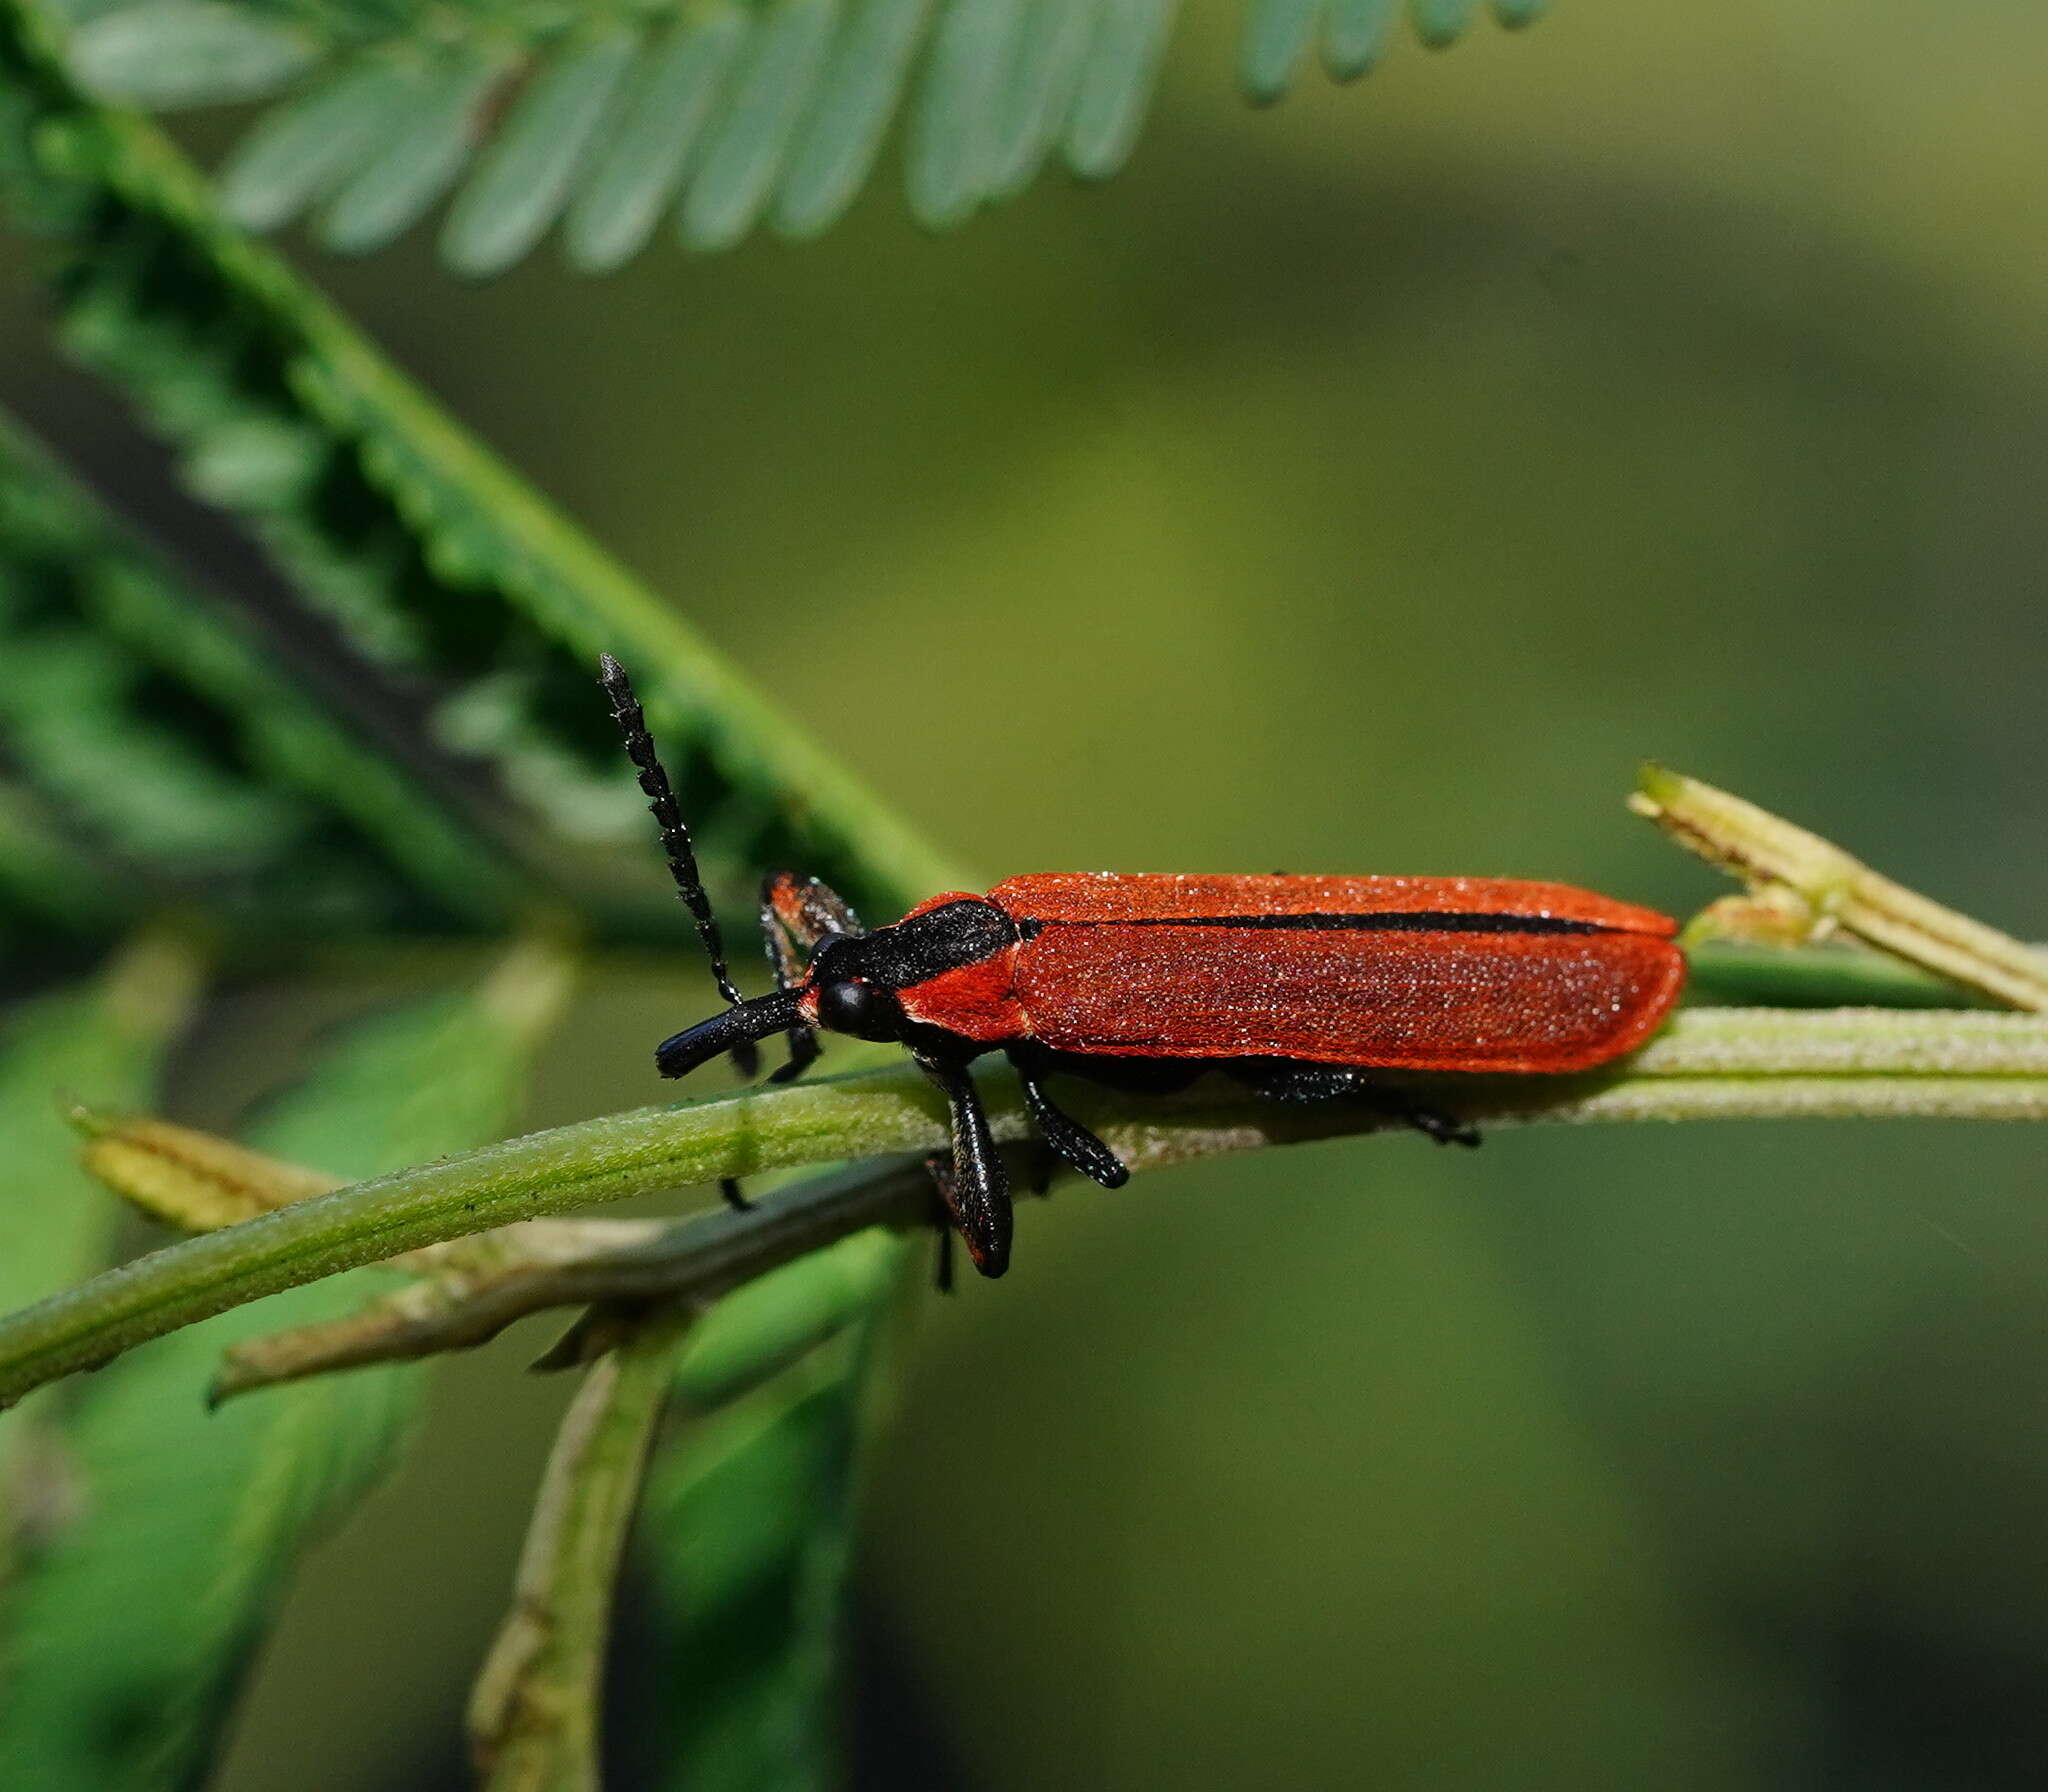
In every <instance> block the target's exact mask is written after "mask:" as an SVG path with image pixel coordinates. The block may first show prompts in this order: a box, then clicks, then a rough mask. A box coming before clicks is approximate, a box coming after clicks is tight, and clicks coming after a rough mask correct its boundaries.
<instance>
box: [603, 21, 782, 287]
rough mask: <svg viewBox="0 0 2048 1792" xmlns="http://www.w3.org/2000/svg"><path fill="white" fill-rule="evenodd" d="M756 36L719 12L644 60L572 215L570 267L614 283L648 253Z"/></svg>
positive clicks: (677, 33) (684, 28)
mask: <svg viewBox="0 0 2048 1792" xmlns="http://www.w3.org/2000/svg"><path fill="white" fill-rule="evenodd" d="M750 29H751V25H750V20H749V15H748V14H746V13H744V12H742V11H741V10H740V9H739V8H738V7H737V6H732V5H728V4H723V3H720V4H714V5H711V6H707V7H704V8H702V9H701V10H699V11H698V12H696V13H695V14H694V15H693V16H692V17H691V18H689V19H688V20H686V21H685V22H684V23H683V24H681V25H678V26H677V27H676V29H675V30H674V31H673V32H672V33H671V34H670V36H669V39H668V41H667V42H666V43H663V44H659V45H656V46H654V47H651V48H650V49H648V50H646V51H644V52H643V53H642V54H641V57H640V63H641V67H640V71H639V77H638V84H637V86H635V87H634V89H633V91H632V92H631V93H629V94H628V96H627V97H626V98H625V99H624V100H623V101H622V102H621V103H620V106H619V109H618V111H617V112H616V113H615V114H614V119H615V122H614V124H613V127H612V129H611V132H610V141H609V143H607V144H605V145H603V146H602V148H601V150H600V152H599V153H598V154H597V156H596V159H595V161H594V162H593V165H592V167H591V168H590V171H589V173H588V174H587V176H586V177H585V179H584V182H583V186H582V190H581V191H580V192H579V193H578V194H577V196H576V201H575V204H574V205H573V206H571V208H570V211H569V222H568V227H567V232H566V235H567V250H568V256H569V265H570V266H571V267H573V268H576V269H578V270H579V271H581V272H583V273H586V274H601V273H607V272H609V271H610V270H611V269H613V268H615V267H620V266H622V265H624V264H625V263H626V262H628V261H631V260H632V259H633V257H634V256H635V255H637V254H639V253H640V251H641V250H642V249H643V248H644V247H645V246H646V243H647V239H648V238H649V237H650V236H652V235H653V234H654V228H655V226H656V225H657V224H658V223H660V221H661V216H662V214H663V213H664V212H665V211H667V209H668V207H669V205H670V203H671V201H672V200H673V199H674V198H675V195H676V190H677V188H678V187H680V186H681V184H682V179H683V171H684V169H685V168H686V167H687V166H688V164H689V159H690V152H691V150H692V149H694V148H695V147H696V145H697V141H698V139H699V137H700V136H701V135H702V133H703V130H704V126H705V123H706V121H707V120H708V119H709V118H710V117H711V114H712V111H713V108H714V107H715V106H716V104H717V101H718V96H719V93H720V90H721V84H722V83H723V82H724V80H725V75H726V71H727V70H728V69H729V68H730V67H731V66H732V63H733V59H734V57H735V56H737V55H738V53H739V50H740V47H741V45H742V44H744V43H745V41H746V37H747V33H748V31H749V30H750Z"/></svg>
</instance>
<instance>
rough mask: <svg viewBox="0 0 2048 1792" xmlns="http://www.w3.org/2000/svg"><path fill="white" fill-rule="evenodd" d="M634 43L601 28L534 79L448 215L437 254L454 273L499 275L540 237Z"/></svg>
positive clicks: (615, 88) (558, 208) (635, 40)
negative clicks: (600, 33)
mask: <svg viewBox="0 0 2048 1792" xmlns="http://www.w3.org/2000/svg"><path fill="white" fill-rule="evenodd" d="M639 47H640V44H639V39H638V38H637V37H636V36H635V35H634V34H633V33H631V32H628V31H618V30H614V31H609V32H606V33H604V34H603V35H601V36H597V37H594V38H592V39H591V41H590V42H588V43H584V44H577V45H573V46H571V47H570V48H569V49H567V50H566V51H564V52H563V53H562V54H561V55H559V56H557V57H556V58H555V59H554V60H553V61H552V62H551V63H550V64H549V65H548V66H547V67H546V68H545V69H544V70H542V71H541V73H540V74H539V75H538V76H537V77H536V79H535V80H534V83H533V85H532V86H531V87H530V88H529V89H528V90H527V91H526V93H525V94H524V95H523V96H522V97H521V99H520V101H519V103H518V104H517V105H516V106H515V107H514V108H513V110H512V115H511V117H510V118H509V119H508V120H507V121H506V124H505V126H504V128H503V129H502V130H501V131H500V132H499V133H498V135H497V137H496V138H495V139H494V140H493V141H492V144H491V146H490V148H489V150H487V151H486V152H485V154H484V157H483V160H482V162H481V164H480V165H479V166H478V168H477V171H476V175H475V177H474V178H473V179H472V180H471V181H470V183H469V185H468V186H466V187H465V188H464V189H463V191H462V196H461V197H460V198H459V199H457V200H456V202H455V204H454V206H453V208H452V209H451V210H450V211H449V213H448V223H447V227H446V229H444V230H443V231H442V233H441V253H442V256H443V257H444V258H445V259H446V261H447V263H448V265H449V266H450V267H452V268H453V269H455V271H456V272H457V273H461V274H470V275H474V276H477V277H479V278H480V277H482V276H485V275H489V274H498V273H502V272H503V271H504V270H505V269H506V268H509V267H511V266H513V265H514V263H516V262H519V261H522V260H524V259H525V256H526V253H527V251H528V250H530V249H531V248H532V247H533V246H534V244H535V243H537V242H539V241H540V239H541V237H542V236H543V235H545V234H546V232H547V229H548V226H549V225H551V224H553V223H554V221H555V219H556V217H557V216H559V215H560V213H561V210H562V206H563V203H564V202H565V201H566V200H567V198H568V196H569V189H570V185H571V183H572V182H573V181H574V180H575V178H576V173H577V170H578V168H579V167H580V166H581V165H582V163H583V162H584V160H585V159H586V157H587V156H588V154H589V152H590V148H591V146H592V144H593V143H594V142H595V141H596V140H597V135H598V132H599V131H600V130H601V129H602V128H603V126H604V123H605V119H606V117H607V116H608V115H609V113H610V111H611V108H612V105H613V102H614V101H615V99H616V98H617V96H618V92H619V86H620V83H621V81H622V80H623V79H624V78H625V75H626V71H627V70H628V68H630V67H631V65H632V62H633V58H634V54H635V52H636V51H637V50H638V49H639Z"/></svg>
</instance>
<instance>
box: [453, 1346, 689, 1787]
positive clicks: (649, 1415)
mask: <svg viewBox="0 0 2048 1792" xmlns="http://www.w3.org/2000/svg"><path fill="white" fill-rule="evenodd" d="M688 1325H689V1316H688V1315H687V1314H686V1313H683V1312H680V1311H678V1310H675V1309H670V1310H667V1311H664V1312H657V1313H654V1314H651V1315H649V1316H648V1317H647V1318H645V1319H643V1320H642V1321H641V1322H640V1323H639V1324H637V1325H636V1326H634V1327H633V1328H632V1329H631V1330H630V1331H629V1332H628V1333H627V1334H626V1336H624V1337H623V1338H622V1339H621V1341H620V1342H619V1343H618V1345H617V1346H616V1347H615V1348H614V1349H612V1350H610V1351H608V1352H606V1353H605V1355H604V1356H602V1357H600V1358H599V1359H598V1360H597V1362H595V1363H594V1364H592V1365H591V1368H590V1371H589V1373H588V1374H587V1375H586V1376H585V1377H584V1379H583V1385H582V1387H581V1388H579V1389H578V1390H577V1392H576V1398H575V1399H574V1400H573V1401H571V1402H570V1405H569V1410H568V1412H567V1413H566V1414H565V1415H564V1417H563V1419H562V1426H561V1430H560V1431H559V1432H558V1433H557V1434H556V1437H555V1447H554V1450H553V1453H552V1454H551V1455H550V1456H549V1458H548V1466H547V1474H546V1475H545V1477H544V1478H543V1479H542V1482H541V1490H540V1498H539V1499H538V1501H537V1502H536V1503H535V1505H534V1512H533V1521H532V1524H531V1525H530V1527H529V1528H528V1530H527V1535H526V1548H525V1550H524V1552H523V1553H522V1554H521V1556H520V1558H519V1575H518V1579H517V1582H516V1584H515V1586H514V1589H513V1600H512V1609H511V1611H510V1612H509V1613H508V1614H507V1615H506V1618H505V1622H504V1624H503V1626H502V1627H501V1628H500V1629H499V1631H498V1637H497V1641H496V1642H495V1643H494V1644H493V1645H492V1647H491V1652H490V1655H489V1657H488V1658H487V1659H486V1661H485V1663H484V1666H483V1670H482V1672H481V1673H480V1674H479V1675H478V1677H477V1683H476V1691H475V1693H474V1695H473V1696H472V1698H471V1700H470V1708H469V1732H470V1746H471V1752H472V1753H473V1754H474V1756H475V1759H476V1764H477V1769H478V1772H479V1774H480V1776H481V1778H482V1782H483V1784H484V1786H485V1787H486V1788H487V1792H596V1788H597V1786H598V1784H599V1765H598V1719H599V1710H600V1706H601V1705H602V1702H603V1678H604V1656H605V1639H606V1637H607V1635H608V1633H609V1631H610V1628H611V1608H612V1592H613V1588H614V1585H615V1583H616V1581H617V1579H618V1568H619V1559H620V1557H621V1555H622V1554H623V1553H624V1551H625V1547H626V1532H627V1529H628V1527H629V1526H630V1525H631V1523H632V1519H633V1511H634V1508H635V1506H636V1505H637V1504H638V1502H639V1495H640V1483H641V1480H642V1479H643V1477H644V1476H645V1473H646V1468H647V1455H648V1451H649V1449H650V1448H651V1447H652V1445H653V1442H654V1433H655V1428H656V1426H657V1425H658V1423H659V1422H660V1419H661V1411H662V1407H663V1405H664V1404H665V1403H666V1401H667V1398H668V1391H669V1385H670V1383H671V1381H672V1380H673V1378H674V1365H675V1358H676V1352H677V1351H678V1350H679V1349H680V1348H681V1345H682V1340H683V1334H684V1332H685V1331H686V1330H687V1328H688Z"/></svg>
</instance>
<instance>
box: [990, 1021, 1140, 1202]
mask: <svg viewBox="0 0 2048 1792" xmlns="http://www.w3.org/2000/svg"><path fill="white" fill-rule="evenodd" d="M1007 1055H1008V1057H1009V1060H1010V1062H1011V1064H1013V1065H1014V1066H1015V1067H1016V1071H1017V1083H1018V1086H1019V1087H1020V1088H1022V1089H1023V1091H1024V1106H1025V1107H1026V1108H1027V1109H1028V1110H1029V1111H1030V1114H1031V1119H1032V1123H1033V1124H1034V1125H1035V1126H1036V1127H1037V1128H1038V1132H1039V1136H1040V1137H1041V1138H1043V1139H1044V1140H1045V1142H1046V1143H1047V1144H1048V1145H1050V1146H1051V1147H1052V1149H1053V1150H1054V1151H1055V1152H1056V1153H1057V1154H1058V1155H1059V1156H1060V1157H1061V1158H1062V1159H1064V1160H1065V1161H1066V1162H1067V1163H1068V1164H1070V1165H1071V1166H1072V1167H1073V1168H1075V1169H1077V1170H1079V1171H1080V1172H1081V1174H1082V1175H1083V1176H1086V1177H1088V1178H1089V1179H1090V1180H1091V1181H1094V1182H1099V1183H1101V1184H1102V1186H1103V1187H1104V1188H1122V1187H1123V1185H1124V1184H1125V1183H1127V1182H1128V1181H1130V1179H1131V1172H1130V1171H1129V1169H1128V1168H1126V1167H1125V1164H1124V1160H1123V1159H1122V1158H1120V1157H1118V1156H1117V1154H1116V1153H1115V1152H1114V1151H1112V1150H1110V1148H1109V1147H1108V1146H1107V1145H1105V1144H1104V1143H1103V1142H1102V1141H1101V1140H1100V1139H1098V1138H1097V1137H1096V1136H1095V1135H1094V1134H1093V1133H1092V1132H1090V1131H1089V1130H1088V1129H1087V1127H1085V1126H1083V1125H1082V1124H1081V1122H1080V1121H1078V1120H1076V1119H1075V1118H1074V1117H1073V1115H1071V1114H1069V1113H1067V1112H1066V1111H1065V1110H1064V1109H1063V1108H1061V1107H1059V1106H1058V1105H1057V1104H1055V1102H1054V1101H1053V1098H1052V1097H1051V1096H1050V1095H1048V1094H1047V1093H1046V1092H1045V1084H1044V1083H1043V1082H1042V1081H1040V1080H1039V1079H1040V1069H1041V1066H1040V1064H1039V1062H1038V1059H1037V1056H1036V1054H1034V1053H1033V1052H1031V1051H1030V1050H1029V1049H1028V1048H1012V1049H1011V1051H1010V1052H1009V1053H1008V1054H1007Z"/></svg>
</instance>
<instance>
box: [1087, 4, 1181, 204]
mask: <svg viewBox="0 0 2048 1792" xmlns="http://www.w3.org/2000/svg"><path fill="white" fill-rule="evenodd" d="M1176 4H1177V0H1102V9H1101V12H1100V14H1099V15H1098V17H1097V19H1096V22H1095V37H1094V41H1093V42H1092V43H1091V44H1090V46H1089V50H1088V61H1087V65H1086V67H1085V68H1084V69H1083V70H1082V73H1081V85H1080V89H1079V91H1078V92H1077V93H1076V94H1075V95H1074V109H1073V112H1072V114H1071V115H1070V116H1069V118H1068V120H1067V130H1066V136H1065V139H1064V147H1065V150H1066V157H1067V166H1068V167H1069V168H1071V169H1072V170H1073V171H1074V172H1075V173H1076V174H1077V175H1079V176H1080V177H1081V178H1082V179H1083V180H1107V179H1108V178H1109V177H1110V176H1111V175H1112V174H1115V173H1116V172H1118V170H1120V169H1121V168H1122V167H1123V165H1124V163H1125V162H1126V161H1127V160H1128V159H1129V157H1130V153H1131V151H1132V150H1133V149H1134V148H1136V147H1137V142H1138V131H1139V129H1140V127H1141V126H1142V125H1143V124H1144V122H1145V108H1146V107H1147V106H1148V105H1150V104H1151V100H1152V84H1153V82H1154V81H1155V80H1156V79H1157V78H1158V74H1159V63H1160V59H1161V58H1162V57H1163V56H1164V55H1165V54H1166V40H1167V37H1168V35H1169V34H1170V33H1171V31H1172V29H1173V15H1174V11H1175V7H1176Z"/></svg>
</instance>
